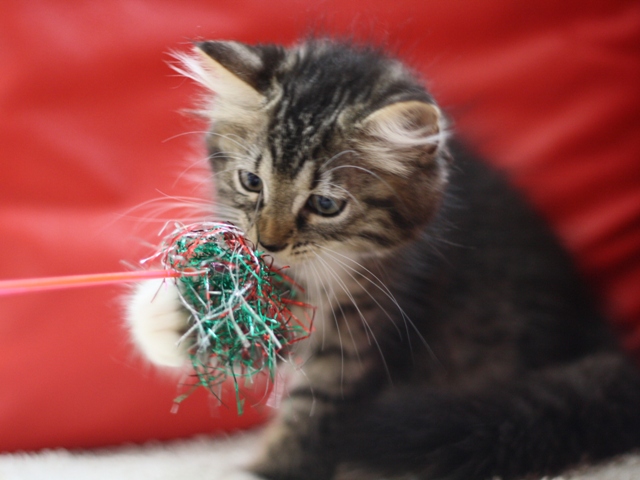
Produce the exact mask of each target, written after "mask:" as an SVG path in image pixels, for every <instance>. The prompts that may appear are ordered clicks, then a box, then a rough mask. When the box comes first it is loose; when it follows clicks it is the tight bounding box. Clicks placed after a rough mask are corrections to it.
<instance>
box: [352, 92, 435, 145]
mask: <svg viewBox="0 0 640 480" xmlns="http://www.w3.org/2000/svg"><path fill="white" fill-rule="evenodd" d="M442 123H443V120H442V114H441V113H440V109H439V108H438V107H437V106H435V105H433V104H432V103H426V102H421V101H417V100H412V101H408V102H397V103H392V104H391V105H387V106H385V107H382V108H380V109H378V110H376V111H374V112H373V113H371V114H369V116H367V117H366V118H365V119H364V122H363V126H364V128H365V131H366V133H367V134H368V135H371V136H373V137H375V138H378V139H379V140H381V141H384V142H388V143H390V144H392V145H395V146H397V147H400V148H403V147H404V148H415V147H422V148H424V149H425V150H427V151H430V152H431V153H433V152H434V151H435V150H436V149H437V148H438V144H439V142H440V141H442V140H443V138H442V131H443V128H442Z"/></svg>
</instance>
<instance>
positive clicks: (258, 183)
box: [240, 170, 262, 192]
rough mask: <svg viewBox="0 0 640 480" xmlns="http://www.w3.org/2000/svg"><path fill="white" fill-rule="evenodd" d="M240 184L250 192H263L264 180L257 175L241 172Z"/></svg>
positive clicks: (245, 171)
mask: <svg viewBox="0 0 640 480" xmlns="http://www.w3.org/2000/svg"><path fill="white" fill-rule="evenodd" d="M240 183H241V184H242V186H243V187H244V188H245V189H246V190H248V191H250V192H259V191H260V190H262V179H261V178H260V177H259V176H257V175H256V174H255V173H251V172H248V171H247V170H240Z"/></svg>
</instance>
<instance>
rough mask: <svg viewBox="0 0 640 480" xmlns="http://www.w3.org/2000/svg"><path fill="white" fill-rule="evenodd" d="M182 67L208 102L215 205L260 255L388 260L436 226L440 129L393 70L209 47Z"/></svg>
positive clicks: (367, 58) (384, 61)
mask: <svg viewBox="0 0 640 480" xmlns="http://www.w3.org/2000/svg"><path fill="white" fill-rule="evenodd" d="M182 61H183V64H184V65H185V68H184V70H181V71H182V73H185V74H186V75H188V76H189V77H191V78H193V79H195V80H196V81H198V82H199V83H201V84H203V85H204V86H205V87H206V88H207V89H208V90H209V91H210V92H209V96H208V99H207V101H206V105H205V106H204V108H203V113H204V114H205V115H206V116H207V118H208V119H209V120H210V122H211V128H210V133H209V135H208V137H207V145H208V148H209V152H210V161H211V164H212V167H213V170H214V172H215V181H216V185H217V189H218V199H219V200H218V201H219V202H221V203H223V204H226V205H228V206H230V207H233V209H234V210H235V211H237V212H238V215H237V218H229V219H230V220H232V221H235V222H236V223H239V226H241V227H243V228H244V229H245V230H246V231H247V234H248V236H249V237H250V238H251V239H252V240H253V241H255V242H256V243H258V244H259V246H260V247H261V248H262V249H266V250H267V251H269V252H271V253H276V256H277V257H278V258H279V259H280V260H282V261H283V262H286V263H290V264H295V263H297V262H298V261H300V260H303V259H307V258H313V256H314V255H316V254H321V253H322V251H323V249H330V250H334V251H341V252H343V253H347V252H349V253H356V254H382V253H385V252H389V251H392V250H393V249H394V248H396V247H398V246H400V245H402V244H403V243H405V242H407V241H409V240H411V239H412V238H413V237H415V236H416V235H417V234H418V233H419V232H420V231H421V230H422V228H423V227H424V225H425V224H426V223H427V222H428V221H429V220H430V219H431V218H432V217H433V214H434V212H435V210H436V208H437V206H438V204H439V200H440V197H441V194H442V190H443V187H444V184H445V182H446V168H447V165H446V164H447V162H446V158H447V155H446V148H445V145H444V128H443V119H442V117H441V114H440V111H439V109H438V108H437V107H436V105H435V104H434V102H433V99H432V98H431V96H430V95H429V94H428V93H427V92H426V91H425V90H424V88H423V87H422V86H421V85H420V83H419V82H418V81H417V80H416V78H415V77H414V76H413V75H412V74H411V73H410V72H409V71H408V70H407V69H406V68H405V67H403V66H402V65H401V64H400V63H399V62H398V61H396V60H394V59H391V58H389V57H387V56H385V55H383V54H381V53H380V52H378V51H377V50H375V49H372V48H368V47H357V46H352V45H347V44H343V43H335V42H331V41H324V40H315V41H311V42H307V43H304V44H302V45H299V46H297V47H294V48H291V49H285V48H282V47H279V46H274V45H258V46H248V45H244V44H241V43H237V42H202V43H199V44H198V45H197V46H196V47H195V55H193V56H184V57H183V58H182ZM211 93H213V95H211Z"/></svg>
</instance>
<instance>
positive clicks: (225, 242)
mask: <svg viewBox="0 0 640 480" xmlns="http://www.w3.org/2000/svg"><path fill="white" fill-rule="evenodd" d="M159 255H161V260H162V263H163V265H164V266H165V268H168V269H171V270H175V271H177V272H180V273H183V274H184V275H182V276H180V277H178V278H177V279H176V282H177V283H178V285H179V287H180V288H179V290H180V292H181V297H182V301H183V304H184V305H185V307H186V308H187V309H188V310H189V311H190V312H191V316H190V328H189V330H188V331H187V333H186V334H185V335H184V337H183V341H190V339H193V338H195V341H194V342H193V345H191V346H190V348H189V355H190V358H191V363H192V365H193V368H194V372H195V378H196V379H197V382H196V384H195V385H196V386H198V385H199V386H204V387H206V388H208V389H209V390H210V391H211V392H212V393H214V395H215V392H214V387H216V386H219V385H220V384H221V383H222V382H224V381H225V380H226V379H227V378H228V377H232V378H233V381H234V384H235V391H236V400H237V404H238V411H239V412H240V413H242V402H241V399H240V393H239V384H238V379H240V378H244V379H247V378H249V379H250V378H251V377H252V376H254V375H256V374H257V373H259V372H261V371H264V370H266V371H268V372H269V373H270V375H271V379H273V378H274V375H275V367H276V360H277V358H278V356H281V355H282V354H283V353H284V352H285V351H286V349H287V348H288V347H289V346H290V345H291V344H293V343H295V342H297V341H299V340H302V339H304V338H306V337H308V336H309V332H310V329H311V324H312V318H310V317H309V316H308V315H306V313H305V317H306V318H305V321H304V322H302V321H300V320H299V319H298V318H297V317H295V316H294V315H293V314H292V312H291V311H290V309H289V306H290V305H297V306H300V307H303V308H304V309H310V308H311V307H309V306H308V305H306V304H303V303H301V302H298V301H295V300H294V299H293V298H292V294H293V291H294V290H293V287H294V284H293V282H292V281H290V279H288V277H286V275H284V274H283V273H282V271H281V270H280V269H277V268H274V267H273V266H272V263H271V262H270V257H268V256H265V255H264V253H262V252H259V251H256V250H254V248H253V246H252V245H251V243H250V242H249V241H248V240H247V239H246V238H245V237H244V236H243V234H242V232H241V231H240V230H239V229H238V228H236V227H235V226H233V225H231V224H227V223H212V222H209V223H201V224H194V225H188V226H185V227H180V228H178V229H177V230H176V231H174V232H173V233H172V234H171V235H170V236H169V237H168V238H167V239H166V240H165V242H164V244H163V247H162V250H161V252H160V253H159ZM186 396H188V394H186V395H183V396H181V397H178V398H177V399H176V402H180V401H182V400H183V399H184V398H185V397H186Z"/></svg>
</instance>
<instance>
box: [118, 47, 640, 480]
mask: <svg viewBox="0 0 640 480" xmlns="http://www.w3.org/2000/svg"><path fill="white" fill-rule="evenodd" d="M181 58H182V60H183V66H181V67H178V68H179V70H180V71H182V72H183V73H184V74H186V75H187V76H189V77H191V78H193V79H194V80H196V81H198V82H199V83H201V84H202V85H203V86H204V87H205V88H206V89H208V90H209V92H208V93H207V96H206V99H205V100H204V101H203V105H202V107H201V108H200V112H201V114H202V115H205V116H206V117H207V118H208V119H209V121H210V123H211V128H210V131H209V134H208V135H207V145H208V148H209V152H210V156H209V158H210V162H211V166H212V169H213V172H214V175H215V182H216V186H217V192H218V195H219V197H218V198H219V201H220V202H221V203H222V204H224V209H223V210H224V212H225V213H226V214H227V215H226V217H227V219H229V220H232V221H234V222H235V223H237V224H239V225H240V226H241V227H243V228H244V229H245V230H246V231H247V233H248V235H249V236H250V238H252V239H253V240H254V241H255V243H256V244H257V245H259V246H260V247H261V248H263V249H266V250H267V251H269V252H271V253H272V254H273V256H274V258H275V259H276V260H277V261H278V262H279V263H281V264H287V265H291V266H292V274H293V275H294V276H295V277H296V280H298V281H299V282H301V283H302V284H304V285H305V287H306V290H307V292H308V297H309V298H308V301H309V302H310V303H312V304H315V305H317V306H318V321H317V325H318V331H317V332H315V334H314V335H313V338H312V339H311V341H310V342H308V345H307V347H308V348H307V349H306V350H305V351H301V352H299V355H300V356H301V357H302V362H301V365H302V367H301V368H300V369H299V371H297V372H296V373H295V374H294V378H293V380H292V383H291V388H290V391H289V394H288V397H287V398H286V400H285V401H284V403H283V406H282V408H281V413H280V415H279V416H278V418H277V419H276V420H275V421H274V422H273V424H272V425H271V427H270V429H269V431H268V432H267V434H266V436H265V449H264V452H263V454H262V456H261V457H260V458H258V459H257V460H256V462H255V463H254V465H253V467H252V468H251V471H252V472H253V473H254V474H255V475H256V476H257V478H262V479H272V480H286V479H288V480H293V479H307V480H314V479H315V480H329V479H331V478H335V477H336V475H339V474H345V472H347V473H348V472H351V473H349V475H350V476H351V477H350V478H360V479H365V478H377V477H376V476H379V475H385V478H391V477H393V478H421V479H422V478H424V479H451V480H455V479H459V480H482V479H487V478H491V477H492V476H496V475H500V476H502V477H503V478H505V479H508V478H517V477H519V476H523V475H528V474H537V475H543V474H546V473H553V472H558V471H560V470H562V469H564V468H567V467H568V466H570V465H572V464H574V463H576V462H578V461H579V460H581V459H583V458H589V459H592V460H597V459H600V458H604V457H607V456H610V455H614V454H616V453H620V452H624V451H626V450H629V449H631V448H634V447H638V446H640V407H639V405H640V375H639V374H638V372H637V370H636V369H635V367H634V366H632V365H631V364H630V363H629V361H628V360H627V359H626V358H625V356H624V355H623V354H622V353H621V352H620V351H619V350H618V348H617V346H616V344H615V342H614V340H613V338H612V336H611V335H610V333H609V332H608V331H607V329H606V327H605V326H604V322H603V321H602V319H601V318H600V316H599V314H598V313H597V311H596V309H595V308H594V307H593V305H592V304H591V303H590V301H589V297H588V295H587V294H586V293H585V291H584V288H583V287H582V285H581V283H580V281H579V279H578V278H577V276H576V275H575V273H574V271H573V268H572V266H571V263H570V261H569V259H568V257H567V256H566V254H565V253H564V252H563V251H562V249H561V248H560V247H559V246H558V244H557V242H556V241H555V239H554V238H553V237H552V235H551V234H550V233H549V232H548V230H547V229H546V227H545V226H544V224H543V223H542V222H541V221H540V220H539V219H538V218H537V217H536V216H535V215H534V214H533V213H532V212H531V211H530V210H529V209H528V208H527V207H526V206H525V205H524V203H523V202H522V201H521V200H520V198H519V197H518V196H517V195H516V194H515V193H514V192H513V191H511V190H510V189H509V187H508V186H507V185H506V183H505V182H504V181H503V179H502V178H501V177H500V175H498V174H497V173H495V172H493V171H491V170H490V169H488V168H487V167H485V166H483V164H482V163H479V162H477V161H475V160H473V159H471V158H470V156H469V155H468V154H467V152H465V151H464V150H463V149H462V148H461V147H460V146H459V145H457V144H456V143H455V142H449V143H448V142H447V141H446V140H447V139H446V122H445V120H444V118H443V116H442V113H441V111H440V109H439V108H438V107H437V105H436V104H435V101H434V100H433V98H432V97H431V95H429V93H427V92H426V91H425V90H424V88H423V87H422V85H421V83H420V82H419V80H418V79H417V78H416V76H415V75H414V74H413V73H412V72H411V71H410V70H409V69H407V68H406V67H405V66H403V65H402V64H401V63H400V62H398V61H397V60H395V59H393V58H391V57H389V56H387V55H385V54H384V53H381V52H380V51H378V50H377V49H375V48H370V47H366V46H354V45H348V44H344V43H338V42H332V41H327V40H315V41H310V42H307V43H304V44H301V45H299V46H296V47H293V48H290V49H285V48H282V47H279V46H274V45H258V46H248V45H242V44H239V43H236V42H203V43H200V44H198V45H197V46H196V49H195V52H194V54H193V55H191V56H181ZM452 159H453V160H452ZM151 290H152V287H146V286H143V287H141V288H140V290H139V293H138V294H137V295H136V296H135V297H134V300H133V303H132V306H131V308H130V314H129V319H130V322H131V324H132V330H133V332H134V338H136V340H137V342H138V344H139V345H140V346H141V347H142V349H143V350H144V351H145V352H147V354H149V355H150V356H151V358H152V359H156V361H157V360H158V359H167V358H168V359H171V360H170V361H169V362H166V361H165V362H164V363H174V360H175V359H176V358H179V356H180V351H178V350H177V348H178V347H176V346H175V345H174V344H173V343H172V342H173V341H174V340H175V339H176V336H177V335H178V333H179V332H180V331H181V329H183V328H184V325H185V324H186V322H187V312H186V311H185V310H183V309H181V308H180V305H179V303H178V301H177V295H175V292H173V293H172V292H171V291H170V290H161V291H160V292H159V294H158V295H157V296H155V297H154V299H153V300H152V301H149V292H150V291H151ZM145 305H146V307H145ZM153 317H156V318H157V319H160V320H157V319H154V318H153ZM156 325H157V326H156ZM167 327H168V329H169V331H167ZM171 328H174V329H175V330H174V333H173V334H172V333H171V332H170V330H171ZM179 348H184V346H181V347H179ZM165 350H166V353H162V351H165ZM407 476H409V477H407Z"/></svg>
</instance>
